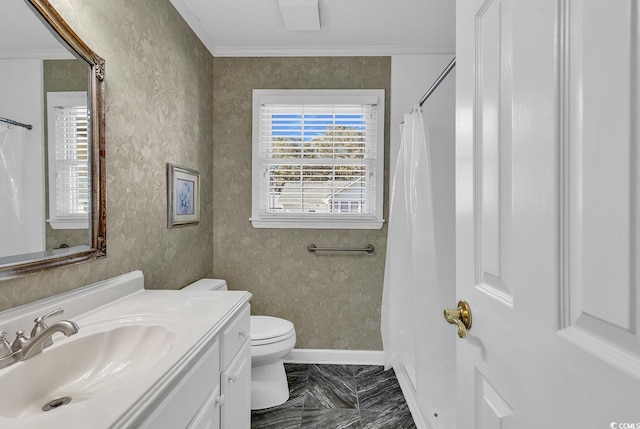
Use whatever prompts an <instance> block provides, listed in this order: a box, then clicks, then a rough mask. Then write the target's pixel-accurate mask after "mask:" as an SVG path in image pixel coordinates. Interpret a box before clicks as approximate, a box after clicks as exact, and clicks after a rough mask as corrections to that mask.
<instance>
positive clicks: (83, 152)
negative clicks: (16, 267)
mask: <svg viewBox="0 0 640 429" xmlns="http://www.w3.org/2000/svg"><path fill="white" fill-rule="evenodd" d="M47 100H48V103H47V104H48V110H47V115H48V117H47V121H48V123H49V127H48V129H49V135H48V145H49V151H48V153H49V218H50V219H49V222H50V224H51V225H52V227H53V228H61V229H77V228H87V227H88V213H89V205H90V189H89V188H90V182H89V146H88V141H89V135H88V114H87V95H86V93H85V92H79V93H78V92H72V93H48V94H47Z"/></svg>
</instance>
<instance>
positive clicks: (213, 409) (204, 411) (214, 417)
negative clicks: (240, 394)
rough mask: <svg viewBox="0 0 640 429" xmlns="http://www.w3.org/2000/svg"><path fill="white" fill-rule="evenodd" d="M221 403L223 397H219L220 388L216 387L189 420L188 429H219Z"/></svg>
mask: <svg viewBox="0 0 640 429" xmlns="http://www.w3.org/2000/svg"><path fill="white" fill-rule="evenodd" d="M223 401H224V396H222V395H220V386H218V387H216V390H214V391H213V393H212V394H211V396H209V398H208V399H207V402H205V404H204V405H203V406H202V408H201V409H200V411H198V414H197V415H196V416H195V417H194V418H193V420H191V423H189V426H188V429H220V407H221V406H222V403H223Z"/></svg>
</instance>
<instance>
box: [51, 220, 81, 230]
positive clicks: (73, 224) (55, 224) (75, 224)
mask: <svg viewBox="0 0 640 429" xmlns="http://www.w3.org/2000/svg"><path fill="white" fill-rule="evenodd" d="M47 222H49V225H51V228H52V229H88V228H89V220H88V219H47Z"/></svg>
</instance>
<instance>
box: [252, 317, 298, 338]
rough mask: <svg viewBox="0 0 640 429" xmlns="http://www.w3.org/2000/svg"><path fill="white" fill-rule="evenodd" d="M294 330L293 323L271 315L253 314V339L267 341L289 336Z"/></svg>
mask: <svg viewBox="0 0 640 429" xmlns="http://www.w3.org/2000/svg"><path fill="white" fill-rule="evenodd" d="M293 332H294V327H293V323H291V322H289V321H288V320H284V319H280V318H278V317H271V316H251V341H253V342H256V341H260V342H262V341H265V340H270V339H277V338H280V337H288V336H290V335H291V334H292V333H293Z"/></svg>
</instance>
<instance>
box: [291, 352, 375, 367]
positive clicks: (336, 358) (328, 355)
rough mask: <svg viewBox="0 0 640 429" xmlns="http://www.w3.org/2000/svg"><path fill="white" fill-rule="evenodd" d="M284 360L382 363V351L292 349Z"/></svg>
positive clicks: (328, 362)
mask: <svg viewBox="0 0 640 429" xmlns="http://www.w3.org/2000/svg"><path fill="white" fill-rule="evenodd" d="M284 361H285V362H286V363H320V364H337V365H384V352H382V351H377V350H329V349H293V350H291V352H290V353H289V354H288V355H287V356H285V357H284Z"/></svg>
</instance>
